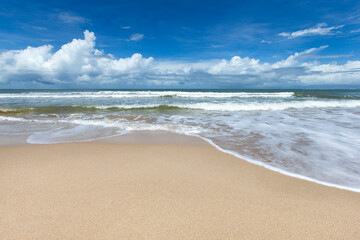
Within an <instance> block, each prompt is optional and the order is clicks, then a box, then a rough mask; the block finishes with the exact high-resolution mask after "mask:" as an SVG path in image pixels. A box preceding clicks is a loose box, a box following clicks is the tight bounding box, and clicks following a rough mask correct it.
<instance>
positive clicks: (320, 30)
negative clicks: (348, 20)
mask: <svg viewBox="0 0 360 240" xmlns="http://www.w3.org/2000/svg"><path fill="white" fill-rule="evenodd" d="M342 27H344V25H340V26H335V27H327V24H326V23H319V24H317V25H316V26H315V27H312V28H308V29H303V30H298V31H295V32H282V33H279V35H280V36H283V37H287V38H289V39H291V38H297V37H306V36H315V35H330V34H334V31H333V30H336V29H339V28H342Z"/></svg>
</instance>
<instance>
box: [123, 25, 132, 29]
mask: <svg viewBox="0 0 360 240" xmlns="http://www.w3.org/2000/svg"><path fill="white" fill-rule="evenodd" d="M121 28H122V29H130V28H131V26H123V27H121Z"/></svg>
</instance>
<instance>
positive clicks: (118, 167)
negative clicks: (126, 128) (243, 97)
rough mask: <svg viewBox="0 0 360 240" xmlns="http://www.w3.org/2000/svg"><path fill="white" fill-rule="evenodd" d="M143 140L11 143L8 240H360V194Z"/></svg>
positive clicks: (5, 202)
mask: <svg viewBox="0 0 360 240" xmlns="http://www.w3.org/2000/svg"><path fill="white" fill-rule="evenodd" d="M143 139H144V141H143V142H138V143H136V144H129V143H121V141H122V140H119V142H118V143H110V142H106V141H107V140H104V141H105V142H86V143H66V144H51V145H25V146H5V147H1V148H0V239H360V194H359V193H355V192H350V191H345V190H339V189H335V188H331V187H326V186H322V185H319V184H316V183H312V182H308V181H304V180H300V179H296V178H291V177H288V176H284V175H281V174H279V173H276V172H272V171H270V170H267V169H265V168H262V167H259V166H256V165H253V164H250V163H248V162H245V161H242V160H241V159H238V158H236V157H234V156H231V155H229V154H226V153H223V152H220V151H218V150H217V149H215V148H214V147H212V146H209V145H207V144H204V143H203V142H201V141H199V142H197V143H196V141H195V140H194V139H193V140H190V139H188V140H186V139H184V141H185V142H182V141H180V140H176V144H174V142H172V141H171V140H169V139H167V140H166V141H165V142H166V144H165V143H164V142H161V141H158V142H155V144H150V143H149V141H151V139H150V138H149V139H146V138H143ZM179 141H180V142H179ZM190 141H195V142H191V144H185V143H190Z"/></svg>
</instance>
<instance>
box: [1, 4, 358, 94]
mask: <svg viewBox="0 0 360 240" xmlns="http://www.w3.org/2000/svg"><path fill="white" fill-rule="evenodd" d="M85 31H88V33H89V34H88V35H87V36H88V38H87V40H86V34H85V35H84V32H85ZM73 39H76V40H75V42H74V41H73ZM50 45H51V46H52V47H47V46H50ZM28 46H30V47H31V48H30V49H29V48H28ZM64 46H68V47H65V50H66V49H67V50H66V51H62V50H61V48H62V47H64ZM0 54H1V55H0V63H1V65H0V87H2V88H72V87H76V88H78V87H79V88H84V87H104V88H108V87H110V88H132V87H133V88H149V87H150V88H151V87H154V88H278V87H283V88H291V87H306V88H317V87H325V88H336V87H358V86H360V73H359V71H360V62H359V60H360V59H359V56H360V2H359V1H344V0H343V1H316V0H313V1H256V0H255V1H225V0H223V1H206V2H205V1H194V0H193V1H188V0H184V1H136V0H133V1H119V0H118V1H107V0H103V1H76V0H72V1H67V0H65V1H25V0H24V1H19V0H11V1H10V0H9V1H5V0H0ZM134 54H135V55H134Z"/></svg>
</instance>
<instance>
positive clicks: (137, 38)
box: [128, 33, 144, 41]
mask: <svg viewBox="0 0 360 240" xmlns="http://www.w3.org/2000/svg"><path fill="white" fill-rule="evenodd" d="M143 38H144V34H142V33H134V34H132V35H131V36H130V37H129V39H128V41H140V40H142V39H143Z"/></svg>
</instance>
